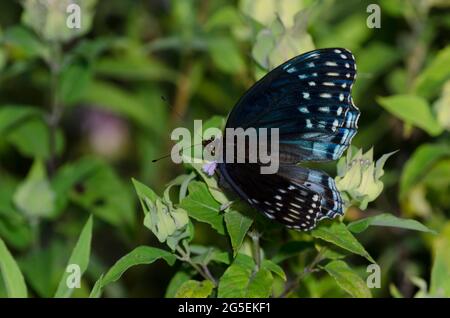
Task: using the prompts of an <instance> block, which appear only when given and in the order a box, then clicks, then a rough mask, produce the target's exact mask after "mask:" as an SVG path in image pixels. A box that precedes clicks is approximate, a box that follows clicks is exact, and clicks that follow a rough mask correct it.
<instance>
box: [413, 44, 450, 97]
mask: <svg viewBox="0 0 450 318" xmlns="http://www.w3.org/2000/svg"><path fill="white" fill-rule="evenodd" d="M430 61H431V62H430V64H429V65H428V66H427V67H426V68H425V70H424V71H422V73H420V75H419V76H418V77H417V79H416V81H415V83H414V89H415V91H416V93H417V94H419V95H421V96H423V97H425V98H431V97H433V96H435V95H436V94H437V93H438V92H439V88H440V87H441V86H442V84H443V83H444V82H445V81H446V80H448V79H450V69H449V67H448V66H449V65H450V46H446V47H445V48H444V49H442V50H440V51H439V52H438V54H437V55H436V56H435V57H433V58H432V59H430Z"/></svg>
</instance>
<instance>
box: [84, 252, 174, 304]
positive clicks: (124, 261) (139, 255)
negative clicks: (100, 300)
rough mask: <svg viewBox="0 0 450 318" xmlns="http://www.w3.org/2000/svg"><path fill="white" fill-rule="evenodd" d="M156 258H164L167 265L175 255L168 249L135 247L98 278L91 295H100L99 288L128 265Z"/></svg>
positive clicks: (146, 262) (152, 260) (114, 278)
mask: <svg viewBox="0 0 450 318" xmlns="http://www.w3.org/2000/svg"><path fill="white" fill-rule="evenodd" d="M158 259H164V260H165V261H166V262H167V264H169V265H173V264H174V263H175V261H176V257H175V255H174V254H172V253H170V252H168V251H165V250H162V249H159V248H155V247H149V246H138V247H136V248H135V249H134V250H132V251H131V252H130V253H128V254H127V255H125V256H123V257H122V258H121V259H119V260H118V261H117V262H116V263H115V264H114V265H113V266H112V267H111V268H110V269H109V271H108V272H107V273H106V274H105V275H104V276H102V277H100V278H99V280H98V281H97V283H96V284H95V286H94V287H95V290H93V292H91V295H92V296H93V297H94V296H95V297H100V295H101V290H102V289H103V288H104V287H105V286H106V285H108V284H110V283H113V282H115V281H117V280H118V279H119V278H120V277H121V276H122V275H123V273H125V272H126V271H127V270H128V269H129V268H130V267H133V266H136V265H142V264H151V263H153V262H155V261H156V260H158ZM98 285H100V286H98Z"/></svg>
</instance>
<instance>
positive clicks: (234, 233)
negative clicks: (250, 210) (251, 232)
mask: <svg viewBox="0 0 450 318" xmlns="http://www.w3.org/2000/svg"><path fill="white" fill-rule="evenodd" d="M252 223H253V220H252V219H250V218H249V217H248V216H246V215H244V214H242V213H240V212H238V211H235V210H229V211H226V212H225V225H226V228H227V232H228V235H229V236H230V240H231V246H232V247H233V254H234V255H236V254H237V253H238V252H239V249H240V247H241V244H242V242H243V241H244V238H245V235H246V234H247V231H248V229H249V228H250V226H251V225H252Z"/></svg>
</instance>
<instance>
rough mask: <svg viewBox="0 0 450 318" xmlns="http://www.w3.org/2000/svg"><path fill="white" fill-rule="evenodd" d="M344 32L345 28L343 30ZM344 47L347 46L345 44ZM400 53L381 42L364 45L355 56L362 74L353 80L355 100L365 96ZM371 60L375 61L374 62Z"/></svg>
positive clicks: (357, 100) (397, 58)
mask: <svg viewBox="0 0 450 318" xmlns="http://www.w3.org/2000/svg"><path fill="white" fill-rule="evenodd" d="M344 32H345V30H344ZM344 47H347V45H346V44H345V45H344ZM400 57H401V56H400V54H399V53H398V51H397V50H396V49H395V48H393V47H392V46H390V45H387V44H385V43H382V42H372V43H371V41H369V42H368V45H367V46H366V45H364V48H363V49H362V50H361V52H358V54H357V56H356V63H357V65H358V74H364V75H362V76H361V77H359V76H358V79H357V80H356V82H355V85H354V87H353V92H352V95H353V97H354V100H355V101H356V102H359V101H360V100H362V99H364V98H365V94H366V93H367V91H368V90H370V89H371V88H372V87H373V86H372V85H373V84H374V82H376V81H377V80H378V78H379V77H380V76H381V75H382V74H384V73H385V72H387V71H389V70H390V68H391V67H392V66H393V65H395V63H396V62H397V61H398V60H399V58H400ZM373 61H377V63H374V62H373Z"/></svg>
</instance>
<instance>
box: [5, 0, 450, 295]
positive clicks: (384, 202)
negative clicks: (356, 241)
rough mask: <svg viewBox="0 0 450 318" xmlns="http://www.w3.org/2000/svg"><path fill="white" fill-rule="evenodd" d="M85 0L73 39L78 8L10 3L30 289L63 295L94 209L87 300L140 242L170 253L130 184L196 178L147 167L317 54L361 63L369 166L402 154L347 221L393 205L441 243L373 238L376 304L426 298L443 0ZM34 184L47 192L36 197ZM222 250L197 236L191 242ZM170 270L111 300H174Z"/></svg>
mask: <svg viewBox="0 0 450 318" xmlns="http://www.w3.org/2000/svg"><path fill="white" fill-rule="evenodd" d="M74 2H76V3H79V4H80V5H81V8H82V11H81V17H82V21H81V22H82V23H81V29H77V30H76V31H74V30H71V29H69V28H67V26H66V18H67V13H66V12H65V10H61V8H63V9H64V8H65V7H66V6H67V4H68V3H70V1H68V0H67V1H56V0H55V1H52V0H45V1H44V0H24V1H1V2H0V39H1V42H0V43H1V46H0V237H1V238H2V239H3V240H4V241H5V243H6V245H7V246H8V248H9V249H10V251H12V253H13V255H14V257H15V258H16V260H17V261H18V263H19V266H20V268H21V269H22V271H23V273H24V275H25V279H26V280H27V283H28V284H29V286H31V288H29V289H30V294H31V295H32V296H36V297H50V296H52V295H53V294H54V291H55V289H56V287H57V284H58V282H59V279H60V275H61V272H62V271H63V269H64V266H65V264H66V261H67V258H68V257H69V255H70V249H68V248H67V247H68V246H72V245H73V242H75V240H76V238H77V236H78V233H79V232H80V230H81V227H82V225H83V224H84V222H85V220H86V218H87V216H88V215H89V213H93V214H94V215H95V216H96V224H95V231H94V238H93V251H92V256H91V263H90V266H89V268H88V271H87V274H86V279H84V280H83V286H82V288H81V289H79V290H77V291H76V292H75V295H76V296H86V295H88V294H89V290H90V289H91V287H92V284H93V283H94V282H95V280H96V279H97V277H98V276H99V275H100V273H102V272H104V271H105V269H107V268H108V267H110V266H111V264H113V263H114V262H115V261H116V260H117V259H118V258H120V257H121V256H122V255H124V254H126V253H127V252H128V251H130V250H131V249H132V248H133V247H135V246H137V245H139V244H148V245H154V246H158V242H157V240H155V238H154V237H153V236H152V234H151V233H150V232H149V231H148V230H147V229H145V228H144V227H143V226H142V218H143V214H142V212H141V210H140V207H139V206H138V202H137V197H136V195H135V193H134V191H133V186H132V183H131V177H134V178H137V179H138V180H140V181H142V182H143V183H145V184H147V185H149V186H151V187H152V188H153V189H154V190H155V191H156V192H158V193H161V191H162V189H163V188H164V186H165V185H166V184H167V182H169V181H170V180H171V179H173V178H174V177H176V176H177V175H178V174H180V173H182V172H183V171H184V168H183V166H181V165H174V164H173V163H172V162H171V161H170V159H168V160H161V161H159V162H157V163H152V159H154V158H156V157H159V156H161V155H164V154H166V153H168V152H169V151H170V148H171V146H172V142H171V140H170V133H171V131H172V129H174V128H175V127H179V126H184V127H189V128H192V125H193V120H194V119H203V120H207V119H209V118H210V117H212V116H214V115H219V116H226V115H227V113H228V112H229V111H230V110H231V108H232V107H233V105H234V104H235V102H236V101H237V100H238V99H239V97H240V96H241V95H242V94H243V93H244V92H245V91H246V90H247V89H248V88H249V87H250V86H251V85H252V84H253V83H254V82H255V80H257V79H258V78H260V77H261V76H262V75H263V74H264V73H265V72H266V71H267V70H268V69H270V68H273V67H274V66H276V65H278V64H279V63H281V62H283V61H285V60H287V59H288V58H290V57H292V56H295V55H297V54H300V53H303V52H306V51H309V50H312V49H314V48H323V47H344V48H347V49H350V50H351V51H352V52H353V53H354V55H355V58H356V62H357V66H358V77H357V81H356V84H355V86H354V89H353V98H354V101H355V104H356V105H357V106H358V107H359V108H360V110H361V118H360V122H359V132H358V134H357V136H356V137H355V139H354V145H356V146H357V147H360V148H363V149H364V150H369V149H370V148H371V147H374V154H375V158H378V157H380V156H381V155H382V154H384V153H389V152H392V151H395V150H398V153H396V154H395V155H394V156H392V157H391V158H390V159H389V161H388V162H387V164H386V167H385V176H384V177H383V182H384V190H383V192H382V194H381V195H380V196H379V197H378V198H377V200H376V201H375V202H372V203H371V204H370V205H369V208H368V209H367V210H366V211H364V212H362V211H361V210H359V209H351V210H350V211H349V212H348V213H347V216H346V218H347V219H348V220H354V219H357V218H360V217H362V216H370V215H373V214H378V213H380V211H381V212H389V213H393V214H395V215H397V216H402V217H407V218H415V219H417V220H420V221H421V222H423V223H424V224H426V225H427V226H429V227H430V228H433V229H435V230H436V231H437V232H438V233H439V234H438V235H436V236H429V235H428V236H423V235H422V234H418V232H406V231H400V230H392V229H387V228H378V229H374V230H371V231H370V232H366V233H365V234H364V236H362V237H361V240H362V243H363V245H364V246H365V247H366V249H367V250H368V251H369V252H370V253H371V254H372V256H373V257H374V258H375V259H376V260H377V262H378V263H379V264H380V265H381V267H382V269H383V277H382V280H383V281H382V286H383V288H381V289H380V290H377V291H376V292H375V293H376V296H379V297H390V296H393V295H394V296H395V295H399V294H402V295H404V296H406V297H412V296H414V295H417V292H418V291H419V292H420V293H422V294H420V295H426V294H427V292H428V290H427V286H428V285H429V283H430V279H431V277H430V273H431V264H432V261H433V249H434V248H436V246H437V245H439V246H440V245H442V244H444V246H448V247H449V249H448V250H449V251H450V221H449V219H450V138H449V132H448V131H449V129H450V46H449V34H450V10H449V9H450V1H449V0H422V1H421V0H409V1H407V0H405V1H401V0H384V1H364V0H349V1H333V0H324V1H308V0H285V1H276V0H240V1H225V0H215V1H208V0H178V1H177V0H172V1H170V0H145V1H144V0H140V1H135V0H108V1H106V0H98V1H95V0H83V1H74ZM371 4H376V6H370V5H371ZM63 5H65V6H64V7H62V6H63ZM61 12H62V13H63V14H62V13H61ZM377 12H378V14H377ZM378 18H379V20H378ZM378 22H379V23H378ZM334 166H335V164H334V163H333V164H331V165H330V166H329V171H330V172H331V173H334V172H333V171H334ZM44 175H46V176H47V177H45V178H44V177H43V176H44ZM33 180H34V183H33V182H31V181H33ZM33 186H38V187H39V189H40V193H39V196H38V197H34V198H30V197H29V195H28V193H29V188H30V187H33ZM33 200H34V201H33ZM215 239H217V240H223V238H219V237H216V236H214V235H213V234H211V231H210V229H209V228H207V227H204V228H203V227H202V226H201V225H199V228H198V229H196V238H195V240H196V242H202V243H204V242H214V240H215ZM214 243H215V244H225V243H220V242H218V243H217V242H214ZM449 258H450V255H447V259H444V260H443V262H444V263H445V262H447V263H445V264H447V266H448V267H446V268H447V269H446V270H447V271H448V272H450V260H449ZM445 264H444V265H445ZM444 265H443V266H444ZM443 268H445V266H444V267H443ZM175 271H176V268H171V267H169V266H167V265H166V264H162V263H155V264H153V265H150V266H141V267H136V268H133V269H131V270H130V271H128V272H127V273H126V274H125V275H124V277H123V278H122V279H121V280H120V282H118V283H115V284H112V285H110V286H109V287H108V288H107V289H106V291H105V294H106V296H110V297H162V296H164V293H165V288H166V286H167V284H168V282H169V280H170V278H171V277H172V275H173V273H174V272H175ZM449 280H450V279H449ZM448 288H449V290H450V282H449V285H448ZM4 295H5V289H4V286H3V283H2V282H1V281H0V296H4ZM326 295H327V294H326V292H323V293H319V294H317V295H316V296H326ZM331 295H332V294H331ZM313 296H314V295H313Z"/></svg>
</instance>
